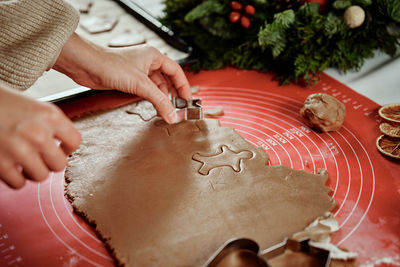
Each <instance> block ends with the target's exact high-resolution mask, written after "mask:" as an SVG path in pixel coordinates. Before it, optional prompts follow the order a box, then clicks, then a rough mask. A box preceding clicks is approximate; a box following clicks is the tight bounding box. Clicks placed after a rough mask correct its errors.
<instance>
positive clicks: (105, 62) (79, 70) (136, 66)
mask: <svg viewBox="0 0 400 267" xmlns="http://www.w3.org/2000/svg"><path fill="white" fill-rule="evenodd" d="M53 68H54V69H56V70H58V71H60V72H62V73H64V74H66V75H68V76H69V77H71V78H72V79H73V80H74V81H75V82H77V83H79V84H81V85H83V86H87V87H90V88H92V89H117V90H119V91H122V92H126V93H131V94H135V95H138V96H140V97H143V98H144V99H146V100H149V101H150V102H151V103H152V104H153V105H154V107H155V108H156V110H157V111H158V113H159V114H160V115H161V117H162V118H163V119H164V120H165V121H167V122H168V123H174V122H175V121H176V114H175V109H174V108H173V106H172V104H171V101H170V100H169V98H168V92H169V90H171V94H172V95H173V96H179V97H182V98H185V99H190V98H191V92H190V87H189V83H188V81H187V79H186V77H185V74H184V73H183V70H182V69H181V67H180V66H179V65H178V64H177V63H176V62H175V61H173V60H171V59H170V58H168V57H167V56H165V55H163V54H161V53H160V52H159V51H158V50H157V49H155V48H154V47H151V46H148V45H141V46H135V47H131V48H117V49H109V48H102V47H99V46H97V45H95V44H93V43H90V42H88V41H86V40H84V39H82V38H80V37H79V36H78V35H77V34H73V35H72V36H71V38H70V39H69V41H68V42H67V44H66V45H65V46H64V47H63V49H62V51H61V54H60V56H59V57H58V59H57V61H56V64H55V65H54V67H53Z"/></svg>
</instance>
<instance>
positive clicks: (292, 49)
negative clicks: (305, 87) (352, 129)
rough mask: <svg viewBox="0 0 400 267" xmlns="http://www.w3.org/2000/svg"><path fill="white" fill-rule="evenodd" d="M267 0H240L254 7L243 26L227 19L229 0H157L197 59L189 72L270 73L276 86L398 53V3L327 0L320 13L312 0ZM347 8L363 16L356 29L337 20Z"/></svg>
mask: <svg viewBox="0 0 400 267" xmlns="http://www.w3.org/2000/svg"><path fill="white" fill-rule="evenodd" d="M275 1H276V0H241V1H240V2H241V3H242V4H243V5H248V4H251V5H253V6H254V7H255V9H256V13H255V14H254V15H253V16H252V17H251V26H250V28H249V29H244V28H243V27H241V26H240V23H236V24H233V23H231V22H230V21H229V13H230V12H231V11H232V10H231V8H230V7H229V3H230V2H231V0H165V10H164V11H165V14H166V15H165V17H164V18H162V21H163V22H164V23H165V24H167V26H169V27H171V28H172V29H173V30H174V31H175V32H177V33H178V34H179V35H180V36H182V37H183V38H185V39H186V40H187V41H189V42H190V43H191V44H192V45H193V46H194V47H195V49H196V52H197V55H198V58H199V60H198V61H197V62H196V63H193V64H192V65H191V68H192V69H195V70H198V69H217V68H221V67H224V66H226V65H233V66H236V67H238V68H241V69H256V70H260V71H274V72H275V73H276V78H277V79H278V80H280V81H281V82H282V83H287V82H298V81H299V80H300V79H301V80H305V81H306V82H307V83H308V84H312V83H314V82H315V81H316V80H317V79H318V78H319V77H318V75H319V74H320V73H321V71H323V70H324V69H326V68H328V67H336V68H338V69H339V70H341V71H344V72H346V71H347V70H351V69H355V70H358V69H359V68H361V66H362V65H363V63H364V60H365V59H366V58H370V57H372V56H373V55H374V50H381V51H383V52H385V53H387V54H389V55H391V56H394V55H395V54H396V53H397V52H398V46H399V39H398V36H397V37H396V36H395V34H394V33H395V32H397V33H398V29H399V26H400V1H399V0H375V1H372V0H335V1H333V0H332V1H329V0H328V4H327V5H326V6H325V8H324V10H323V11H322V12H321V8H320V5H319V3H305V4H304V5H302V6H301V7H300V8H299V9H298V10H292V9H287V10H284V11H282V12H277V11H276V9H275V7H276V2H275ZM351 5H359V6H361V7H362V8H363V9H364V11H365V13H366V19H365V22H364V23H363V25H362V26H360V27H359V28H355V29H350V28H349V27H348V26H347V25H346V24H345V22H344V21H343V13H344V10H345V9H346V8H347V7H349V6H351Z"/></svg>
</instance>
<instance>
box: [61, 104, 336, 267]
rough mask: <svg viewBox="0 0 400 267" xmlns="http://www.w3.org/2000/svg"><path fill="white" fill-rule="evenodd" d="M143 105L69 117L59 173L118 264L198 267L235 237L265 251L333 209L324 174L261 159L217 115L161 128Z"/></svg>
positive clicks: (69, 194) (78, 208)
mask: <svg viewBox="0 0 400 267" xmlns="http://www.w3.org/2000/svg"><path fill="white" fill-rule="evenodd" d="M143 105H144V106H146V105H147V104H146V102H142V103H139V104H133V105H130V106H126V107H122V108H119V109H115V110H111V111H105V112H100V113H96V114H92V115H89V116H86V117H84V118H81V119H79V120H77V121H76V126H77V127H78V128H79V129H80V131H81V133H82V137H83V142H82V145H81V146H80V148H79V149H78V150H77V151H76V152H75V153H74V154H73V156H72V157H71V158H70V160H69V166H68V168H67V171H66V179H67V181H68V184H67V187H66V194H67V197H68V198H69V199H70V201H71V202H72V205H73V206H74V208H75V210H76V211H77V212H79V213H80V214H82V215H83V216H84V217H86V219H87V220H88V221H89V222H90V223H92V224H93V225H95V227H96V230H97V231H98V233H99V234H100V235H101V237H102V238H103V240H104V241H105V242H106V243H107V245H108V246H109V247H110V249H111V250H112V252H113V254H114V256H115V258H116V259H117V261H118V262H119V263H120V264H124V265H125V266H199V265H201V264H204V263H205V261H206V260H207V259H208V258H209V257H210V256H211V255H212V253H213V252H214V251H215V250H216V249H217V248H218V247H219V246H221V245H222V244H223V243H224V242H225V241H227V240H228V239H230V238H234V237H247V238H251V239H253V240H255V241H256V242H258V243H259V244H260V246H261V249H265V248H267V247H269V246H271V245H274V244H276V243H278V242H280V241H282V240H283V239H284V238H285V237H287V236H291V235H292V234H293V233H295V232H298V231H300V230H303V229H304V228H305V227H306V226H307V225H308V224H309V223H310V222H311V221H313V220H314V219H315V218H316V217H318V216H321V215H322V214H324V212H326V211H329V210H331V209H332V208H333V207H334V206H335V202H334V200H333V199H331V198H330V197H329V195H328V193H329V191H330V190H329V188H327V187H326V186H325V182H326V180H327V174H326V172H323V173H322V174H319V175H314V174H310V173H307V172H305V171H302V170H293V169H291V168H288V167H285V166H267V162H268V155H267V154H266V153H265V152H264V150H262V149H261V148H258V147H255V146H253V145H251V144H249V143H248V142H247V141H245V140H244V139H243V138H242V137H241V136H240V135H238V134H237V133H236V132H235V131H234V130H233V129H232V128H228V127H221V126H220V125H219V122H218V120H213V119H206V120H199V121H184V122H181V123H179V124H175V125H167V124H165V123H164V122H163V121H161V120H160V119H159V118H158V117H154V114H155V111H154V110H152V109H149V108H148V107H147V108H144V107H143ZM127 111H128V112H127ZM142 113H143V114H142ZM143 118H151V119H149V120H147V121H146V120H144V119H143Z"/></svg>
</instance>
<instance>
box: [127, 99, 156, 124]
mask: <svg viewBox="0 0 400 267" xmlns="http://www.w3.org/2000/svg"><path fill="white" fill-rule="evenodd" d="M126 113H128V114H133V115H137V116H139V117H140V118H141V119H142V120H143V121H150V120H152V119H153V118H154V117H156V116H157V111H156V110H155V109H154V107H153V104H151V103H150V102H149V101H140V102H138V103H136V105H135V106H134V107H133V108H131V109H128V110H126Z"/></svg>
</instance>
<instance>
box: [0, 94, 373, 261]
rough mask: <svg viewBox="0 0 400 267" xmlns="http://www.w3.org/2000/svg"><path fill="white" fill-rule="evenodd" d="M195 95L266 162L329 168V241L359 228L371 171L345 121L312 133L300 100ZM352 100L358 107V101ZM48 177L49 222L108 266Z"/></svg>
mask: <svg viewBox="0 0 400 267" xmlns="http://www.w3.org/2000/svg"><path fill="white" fill-rule="evenodd" d="M323 90H324V91H331V92H334V93H336V94H337V96H338V97H339V98H343V99H344V100H346V101H347V102H349V104H350V101H353V99H351V98H349V97H347V96H345V95H343V94H340V92H339V91H337V90H336V89H335V88H331V87H330V88H325V87H324V88H323ZM334 90H336V91H334ZM196 96H198V97H199V98H202V106H204V107H205V108H213V107H222V108H223V110H224V115H222V116H220V117H219V119H220V121H221V124H222V125H223V126H229V127H233V128H235V129H236V131H237V132H238V133H239V134H240V135H242V136H243V137H244V138H245V139H246V140H247V141H248V142H249V143H251V144H253V145H255V146H261V147H263V148H264V150H266V152H267V153H268V154H269V156H270V162H269V165H278V164H284V165H287V166H289V167H292V168H295V169H304V170H305V171H308V172H313V173H316V172H317V171H318V169H319V168H325V169H327V170H328V173H329V180H328V186H329V187H331V188H332V197H334V198H335V200H336V201H337V203H338V205H337V208H336V209H335V210H333V213H334V215H335V217H336V219H337V220H338V222H339V224H340V227H341V230H340V231H339V235H337V236H334V237H333V242H334V243H336V244H338V245H340V244H341V243H343V242H344V241H345V240H346V239H348V238H349V237H350V236H351V235H352V234H353V233H354V231H356V230H357V228H358V227H359V225H360V224H361V223H362V221H363V220H364V219H365V217H366V215H367V213H368V211H369V209H370V207H371V203H372V201H373V197H374V192H375V173H374V167H373V164H372V161H371V159H370V156H369V155H368V153H367V151H366V149H365V148H364V146H363V144H362V143H361V141H360V140H358V139H357V137H356V136H355V134H354V133H352V132H351V131H350V130H349V129H348V128H347V127H346V126H343V127H342V128H341V129H340V130H339V131H337V132H332V133H324V134H321V133H316V132H314V131H312V130H311V129H309V128H308V127H307V126H305V125H304V124H303V122H302V119H301V116H300V114H299V110H300V108H301V107H302V105H303V103H302V102H300V101H298V100H296V99H293V98H290V97H286V96H284V95H280V94H274V93H269V92H265V91H261V90H255V89H250V88H237V87H217V86H213V87H211V86H209V87H201V90H200V92H199V93H197V94H196ZM343 102H345V101H343ZM351 104H352V105H354V106H356V104H357V103H355V104H353V103H351ZM356 107H357V109H360V111H361V112H363V113H364V112H365V110H363V109H362V108H361V107H358V106H356ZM49 180H50V182H49V185H48V186H44V185H43V186H41V184H39V185H38V190H37V191H38V202H39V208H40V211H41V214H42V217H43V219H44V221H45V223H46V225H47V227H48V228H49V229H50V231H51V232H52V233H53V234H54V236H55V237H56V238H57V239H58V240H59V241H60V242H61V243H62V244H63V245H64V246H65V247H67V248H68V249H70V250H71V251H73V252H74V253H75V254H76V255H78V256H79V257H81V259H82V261H86V262H87V263H90V264H92V265H95V266H112V265H113V261H112V258H111V257H110V256H109V254H108V252H107V250H106V249H105V247H104V245H103V243H102V242H101V241H100V240H99V239H98V238H97V236H96V234H95V233H94V232H93V230H92V229H91V228H90V227H89V226H88V225H87V224H86V223H85V222H84V221H83V220H82V219H81V218H79V216H77V215H76V214H74V213H73V212H72V208H71V205H70V204H69V202H68V200H66V199H65V197H64V192H63V190H64V175H63V173H56V174H53V175H51V177H50V179H49ZM48 200H50V204H51V205H49V204H48V202H49V201H48ZM0 233H1V228H0ZM0 246H1V240H0ZM0 249H1V247H0Z"/></svg>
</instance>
